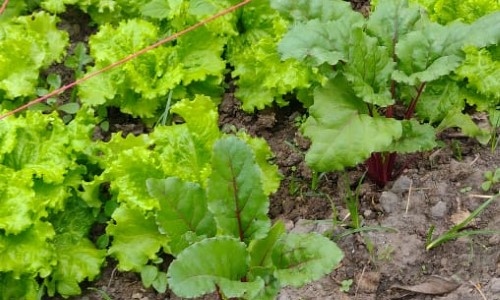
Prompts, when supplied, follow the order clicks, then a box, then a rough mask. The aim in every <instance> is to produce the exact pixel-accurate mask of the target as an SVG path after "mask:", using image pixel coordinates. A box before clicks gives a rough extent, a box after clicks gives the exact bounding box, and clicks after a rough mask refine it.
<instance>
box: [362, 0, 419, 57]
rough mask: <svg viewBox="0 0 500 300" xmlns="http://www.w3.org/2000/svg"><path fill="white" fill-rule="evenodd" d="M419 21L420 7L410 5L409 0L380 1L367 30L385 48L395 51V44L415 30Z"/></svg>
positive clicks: (369, 20) (368, 22)
mask: <svg viewBox="0 0 500 300" xmlns="http://www.w3.org/2000/svg"><path fill="white" fill-rule="evenodd" d="M419 20H420V9H419V7H418V5H415V4H410V5H408V1H407V0H380V1H378V3H377V5H376V8H375V11H374V12H373V13H372V14H371V15H370V18H369V19H368V21H367V30H368V32H369V33H370V34H372V35H374V36H376V37H378V39H379V40H380V41H381V44H382V45H383V46H386V47H387V48H388V49H394V48H393V47H394V46H395V42H397V41H399V40H400V39H401V38H403V37H404V36H405V35H406V34H408V32H411V31H412V30H414V28H415V27H417V24H418V21H419ZM391 55H392V51H391Z"/></svg>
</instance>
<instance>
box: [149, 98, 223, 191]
mask: <svg viewBox="0 0 500 300" xmlns="http://www.w3.org/2000/svg"><path fill="white" fill-rule="evenodd" d="M171 112H172V113H175V114H177V115H179V116H181V117H182V118H183V119H184V121H185V123H184V124H179V125H172V126H164V127H157V128H156V129H155V131H154V132H153V133H152V137H153V139H154V141H155V142H156V151H157V152H159V153H161V157H162V158H163V159H162V161H161V165H162V168H163V170H164V172H165V173H166V174H167V175H168V176H176V177H179V178H181V179H183V180H186V181H192V182H197V183H199V184H201V185H204V184H205V180H206V178H207V177H208V175H209V174H210V171H211V166H210V160H211V157H212V147H213V144H214V143H215V141H216V140H217V139H218V138H219V137H220V135H221V133H220V131H219V127H218V125H217V122H218V117H219V115H218V113H217V109H216V106H215V104H214V103H213V102H212V100H211V99H210V98H209V97H207V96H201V95H200V96H196V97H195V99H194V100H189V99H184V100H181V101H179V102H177V103H176V104H175V105H174V106H173V107H172V109H171ZM151 177H153V176H151ZM156 178H161V177H156Z"/></svg>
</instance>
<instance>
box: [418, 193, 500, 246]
mask: <svg viewBox="0 0 500 300" xmlns="http://www.w3.org/2000/svg"><path fill="white" fill-rule="evenodd" d="M499 195H500V194H496V195H493V196H490V197H489V198H488V200H486V201H485V202H484V203H483V204H481V205H480V206H479V207H478V208H476V209H475V210H474V211H473V212H472V213H471V214H470V215H469V216H468V217H467V218H466V219H465V220H463V221H462V222H460V223H459V224H457V225H455V226H453V227H452V228H451V229H450V230H448V231H447V232H445V233H444V234H442V235H440V236H439V237H437V238H436V239H434V240H432V232H433V231H434V228H433V227H434V226H431V229H430V230H429V232H428V234H427V246H426V247H425V249H426V250H430V249H432V248H434V247H437V246H439V245H440V244H443V243H445V242H447V241H449V240H453V239H457V238H461V237H465V236H471V235H478V234H500V231H499V230H467V231H460V230H461V229H462V228H464V227H465V226H466V225H467V224H469V222H470V221H471V220H472V219H474V218H475V217H476V216H477V215H478V214H480V213H481V212H482V211H483V210H484V209H485V208H486V207H487V206H488V205H490V204H491V203H492V202H493V201H495V200H496V199H497V198H498V196H499Z"/></svg>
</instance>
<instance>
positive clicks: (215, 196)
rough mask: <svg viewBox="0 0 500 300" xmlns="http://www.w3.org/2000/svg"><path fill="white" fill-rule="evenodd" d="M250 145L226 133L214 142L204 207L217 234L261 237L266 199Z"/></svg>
mask: <svg viewBox="0 0 500 300" xmlns="http://www.w3.org/2000/svg"><path fill="white" fill-rule="evenodd" d="M261 176H262V175H261V172H260V170H259V167H258V165H257V163H256V162H255V157H254V154H253V152H252V148H250V146H248V145H247V144H245V142H243V141H242V140H240V139H238V138H236V137H234V136H230V137H226V138H222V139H220V140H218V141H217V143H216V144H215V146H214V151H213V156H212V174H211V175H210V177H209V180H208V186H207V189H208V192H207V195H208V207H209V209H210V211H211V212H212V213H213V214H214V216H215V219H216V222H217V228H218V230H219V232H220V233H221V234H225V235H231V236H233V237H236V238H239V239H240V240H241V241H245V242H247V243H248V242H249V241H251V240H254V239H260V238H263V237H265V235H266V234H267V232H268V230H269V228H270V223H271V222H270V220H269V217H268V216H267V212H268V209H269V200H268V198H267V197H266V195H265V194H264V191H263V189H262V181H261Z"/></svg>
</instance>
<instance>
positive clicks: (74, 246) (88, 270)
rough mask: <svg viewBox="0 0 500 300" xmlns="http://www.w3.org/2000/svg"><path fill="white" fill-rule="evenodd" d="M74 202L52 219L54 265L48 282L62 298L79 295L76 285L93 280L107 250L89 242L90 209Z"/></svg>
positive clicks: (94, 219) (93, 221) (93, 220)
mask: <svg viewBox="0 0 500 300" xmlns="http://www.w3.org/2000/svg"><path fill="white" fill-rule="evenodd" d="M75 200H76V199H73V201H70V202H69V203H68V205H67V206H66V209H65V210H64V211H62V212H60V213H58V214H56V215H54V216H53V217H52V218H51V223H52V224H53V226H54V229H55V231H56V232H57V235H56V237H55V239H54V246H55V250H56V251H55V253H56V259H57V265H56V266H55V267H54V270H53V273H52V274H51V276H50V279H49V281H50V282H51V283H52V284H54V285H55V287H56V290H57V292H58V293H60V294H61V295H63V296H70V295H78V294H80V293H81V290H80V287H79V285H78V284H79V283H80V282H82V281H84V280H85V279H89V280H92V279H94V278H95V277H96V276H97V275H98V274H99V273H100V271H101V270H100V269H101V265H102V264H103V263H104V259H105V257H106V251H105V250H98V249H96V247H95V245H94V244H93V243H92V242H91V241H90V240H89V239H88V238H89V234H90V230H91V227H92V225H93V224H94V223H95V222H96V218H95V217H94V215H93V213H92V209H91V208H89V207H87V206H86V205H85V204H83V203H82V202H79V201H75Z"/></svg>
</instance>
